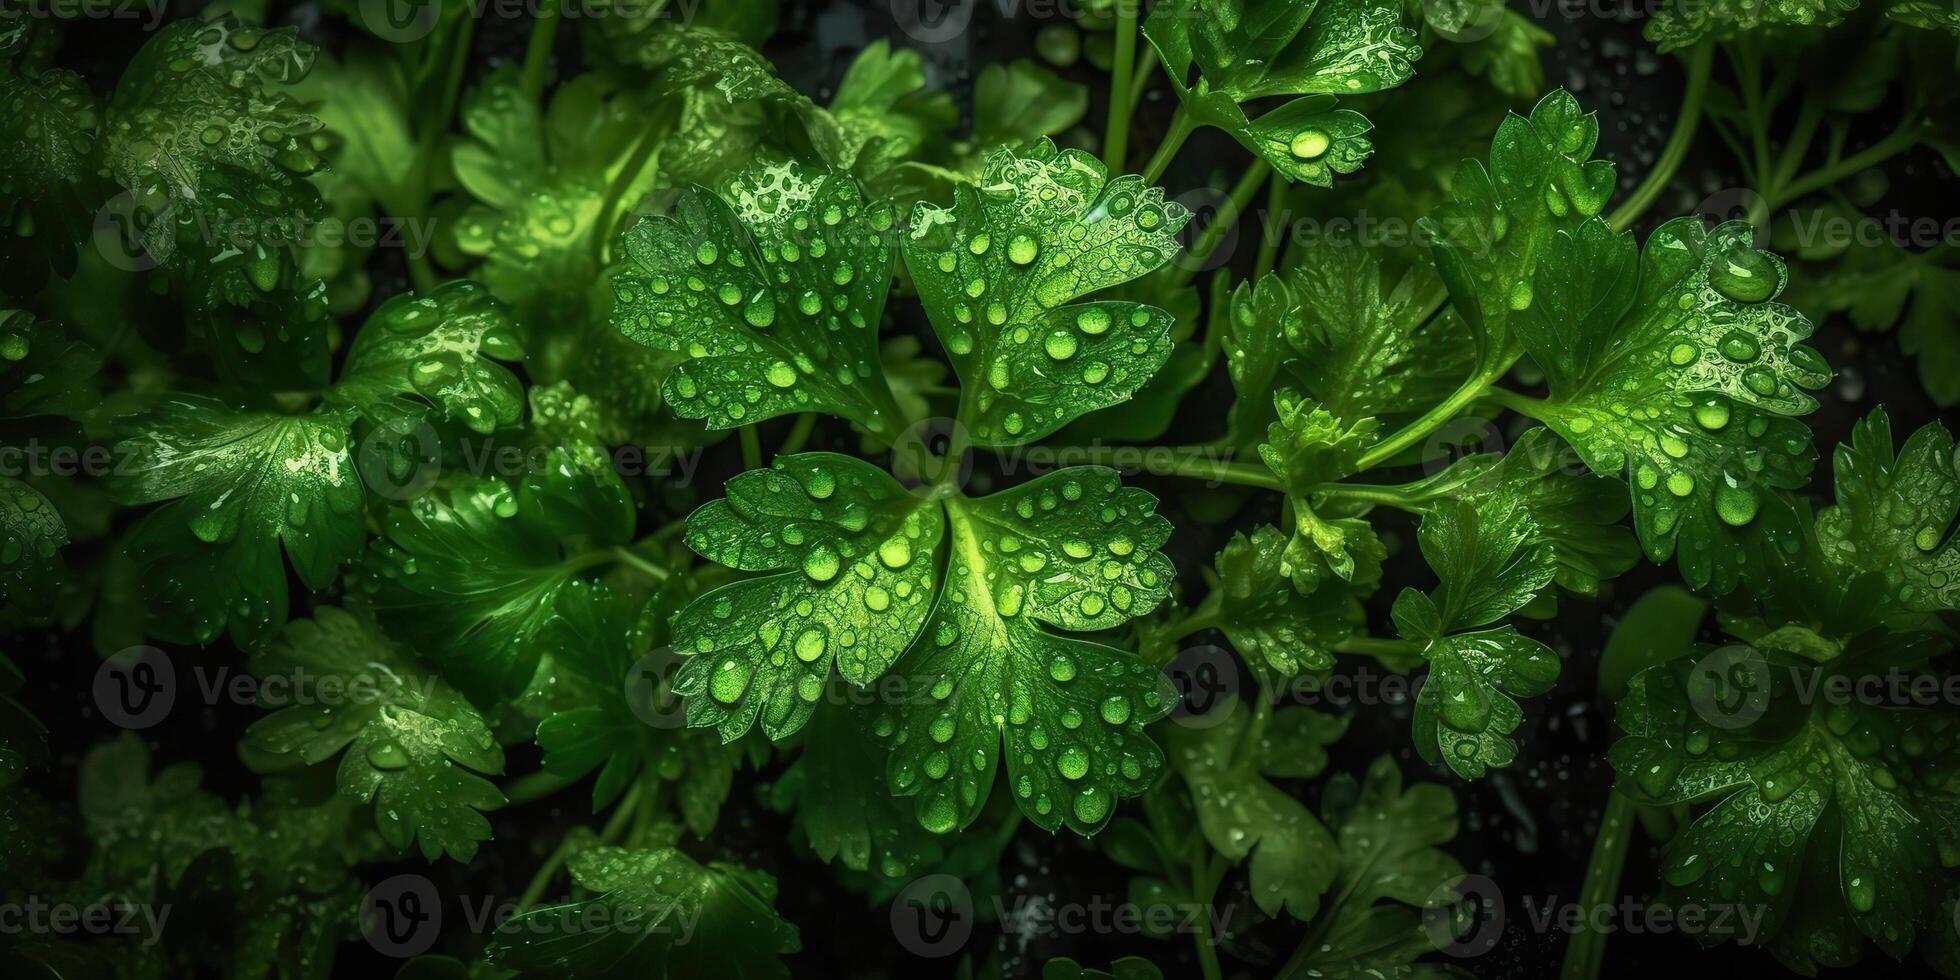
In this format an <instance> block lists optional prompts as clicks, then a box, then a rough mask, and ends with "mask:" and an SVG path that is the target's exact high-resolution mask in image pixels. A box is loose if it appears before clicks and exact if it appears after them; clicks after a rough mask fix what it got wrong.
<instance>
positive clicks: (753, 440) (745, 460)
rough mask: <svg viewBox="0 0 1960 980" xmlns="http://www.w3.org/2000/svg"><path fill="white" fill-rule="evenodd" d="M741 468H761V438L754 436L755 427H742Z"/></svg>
mask: <svg viewBox="0 0 1960 980" xmlns="http://www.w3.org/2000/svg"><path fill="white" fill-rule="evenodd" d="M741 433H742V468H743V469H750V470H759V469H761V468H762V437H761V436H759V435H757V434H756V431H755V426H753V425H745V426H742V429H741Z"/></svg>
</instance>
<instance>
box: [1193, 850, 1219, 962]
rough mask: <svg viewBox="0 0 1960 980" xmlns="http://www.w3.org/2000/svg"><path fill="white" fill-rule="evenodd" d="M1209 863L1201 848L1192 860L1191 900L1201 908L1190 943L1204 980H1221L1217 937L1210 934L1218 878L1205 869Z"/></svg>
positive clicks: (1208, 858) (1207, 855) (1208, 869)
mask: <svg viewBox="0 0 1960 980" xmlns="http://www.w3.org/2000/svg"><path fill="white" fill-rule="evenodd" d="M1210 863H1211V861H1210V854H1209V853H1208V852H1207V851H1206V850H1205V849H1203V848H1199V849H1198V856H1197V857H1195V858H1193V859H1192V862H1191V864H1192V867H1191V884H1192V896H1191V897H1192V898H1194V899H1197V900H1198V904H1199V905H1200V906H1202V907H1203V909H1202V911H1201V913H1200V914H1199V915H1198V931H1197V932H1194V933H1192V934H1191V941H1192V942H1193V943H1195V944H1196V945H1197V952H1198V968H1199V969H1200V970H1203V971H1204V974H1205V980H1223V978H1224V976H1225V974H1224V971H1222V970H1221V969H1219V966H1218V937H1217V936H1214V935H1212V932H1211V915H1210V906H1211V903H1212V901H1213V899H1215V898H1216V897H1217V895H1218V877H1219V876H1216V875H1213V874H1212V873H1211V869H1210V868H1209V867H1207V865H1209V864H1210Z"/></svg>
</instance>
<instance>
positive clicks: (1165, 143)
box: [1143, 103, 1198, 184]
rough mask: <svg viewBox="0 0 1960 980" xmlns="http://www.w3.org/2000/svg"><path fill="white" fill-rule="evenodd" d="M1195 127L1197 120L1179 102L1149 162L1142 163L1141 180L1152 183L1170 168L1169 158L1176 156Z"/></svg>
mask: <svg viewBox="0 0 1960 980" xmlns="http://www.w3.org/2000/svg"><path fill="white" fill-rule="evenodd" d="M1197 129H1198V121H1197V120H1196V119H1194V118H1192V116H1191V114H1190V113H1188V112H1186V111H1184V106H1183V105H1182V104H1181V103H1180V104H1179V105H1178V107H1177V110H1176V111H1175V112H1172V113H1171V122H1170V128H1168V129H1166V130H1165V131H1164V138H1163V139H1161V140H1159V141H1158V142H1157V152H1155V153H1152V154H1151V155H1150V162H1149V163H1146V164H1144V165H1143V182H1144V183H1146V184H1154V183H1156V182H1157V181H1158V179H1159V178H1161V177H1163V176H1164V171H1165V170H1168V169H1170V165H1171V160H1172V159H1174V158H1175V157H1176V156H1177V151H1178V150H1179V149H1181V148H1182V147H1183V146H1184V141H1185V140H1187V139H1190V138H1191V134H1192V133H1194V132H1196V131H1197Z"/></svg>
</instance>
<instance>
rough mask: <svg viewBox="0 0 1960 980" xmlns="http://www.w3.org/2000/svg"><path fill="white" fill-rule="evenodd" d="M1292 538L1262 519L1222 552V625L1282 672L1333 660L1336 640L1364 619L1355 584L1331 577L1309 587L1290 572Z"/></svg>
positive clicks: (1253, 657) (1242, 646)
mask: <svg viewBox="0 0 1960 980" xmlns="http://www.w3.org/2000/svg"><path fill="white" fill-rule="evenodd" d="M1288 546H1289V542H1288V540H1287V537H1286V536H1285V535H1284V534H1282V533H1280V532H1279V531H1278V530H1277V529H1275V528H1273V527H1270V526H1267V525H1260V526H1259V527H1258V528H1256V529H1254V530H1253V532H1252V535H1251V536H1250V537H1247V536H1246V535H1244V534H1235V535H1233V536H1232V540H1231V541H1230V542H1228V543H1227V544H1226V545H1225V549H1224V550H1223V551H1220V552H1219V553H1218V583H1219V584H1218V586H1217V589H1218V594H1219V597H1220V603H1219V608H1218V613H1217V619H1218V626H1219V628H1220V629H1222V630H1224V631H1225V635H1226V637H1228V638H1229V639H1230V640H1231V641H1232V646H1233V647H1234V648H1236V649H1237V650H1238V651H1239V652H1240V653H1241V654H1244V655H1245V657H1246V659H1247V660H1248V661H1249V662H1251V663H1252V664H1253V665H1254V666H1255V667H1257V668H1260V669H1261V670H1264V671H1270V672H1271V673H1272V674H1273V675H1276V676H1277V677H1295V676H1297V675H1299V674H1300V673H1301V672H1302V671H1320V670H1326V669H1328V668H1330V667H1332V666H1334V649H1333V648H1334V645H1335V644H1337V643H1339V642H1341V641H1342V640H1344V639H1347V638H1348V637H1349V636H1350V635H1352V634H1353V633H1354V631H1355V629H1356V627H1357V626H1359V625H1360V624H1361V622H1362V615H1361V606H1360V602H1359V601H1358V599H1357V597H1356V595H1355V594H1354V591H1353V590H1351V589H1348V588H1345V587H1343V585H1341V584H1336V583H1335V582H1331V581H1322V582H1320V583H1319V584H1318V585H1317V586H1316V587H1315V588H1314V589H1313V590H1312V591H1311V592H1308V593H1306V594H1302V593H1301V592H1300V591H1299V590H1298V589H1296V588H1294V587H1293V585H1292V583H1291V582H1289V581H1288V580H1287V579H1288V570H1289V569H1288V564H1287V561H1286V558H1285V552H1286V549H1287V547H1288Z"/></svg>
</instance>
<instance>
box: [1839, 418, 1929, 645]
mask: <svg viewBox="0 0 1960 980" xmlns="http://www.w3.org/2000/svg"><path fill="white" fill-rule="evenodd" d="M1834 461H1835V465H1836V473H1837V506H1835V507H1827V508H1825V509H1824V510H1823V511H1821V512H1820V513H1819V514H1818V515H1817V539H1818V542H1819V544H1820V545H1821V547H1822V551H1823V554H1824V557H1825V559H1826V560H1827V561H1830V562H1831V563H1833V564H1835V565H1837V566H1839V567H1840V568H1841V569H1843V570H1844V572H1845V573H1849V574H1858V573H1871V574H1875V575H1878V576H1880V577H1882V578H1883V580H1884V581H1885V583H1886V584H1887V585H1888V586H1889V587H1890V588H1891V590H1892V593H1893V596H1894V597H1896V601H1897V602H1898V603H1899V605H1901V606H1904V607H1905V608H1907V609H1910V610H1913V611H1916V612H1936V611H1939V610H1951V609H1956V608H1960V538H1956V537H1955V536H1954V535H1953V520H1954V516H1955V514H1956V513H1960V450H1956V449H1955V447H1954V442H1953V435H1952V433H1950V432H1948V431H1947V429H1946V426H1944V425H1941V424H1940V423H1938V422H1930V423H1928V424H1927V425H1925V426H1924V427H1922V428H1921V429H1920V430H1919V431H1917V432H1914V433H1913V434H1912V435H1911V436H1910V437H1909V438H1907V439H1906V443H1905V445H1904V446H1902V447H1899V449H1898V450H1897V451H1896V452H1895V451H1894V450H1893V447H1892V420H1891V418H1890V417H1889V416H1887V415H1886V414H1885V410H1884V409H1876V410H1874V411H1873V412H1872V413H1871V414H1870V415H1868V416H1866V417H1865V418H1864V419H1863V420H1861V421H1860V422H1859V423H1858V424H1857V425H1856V426H1854V427H1853V428H1852V430H1851V441H1850V442H1847V443H1843V444H1841V445H1839V446H1838V448H1837V455H1836V457H1835V460H1834Z"/></svg>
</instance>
